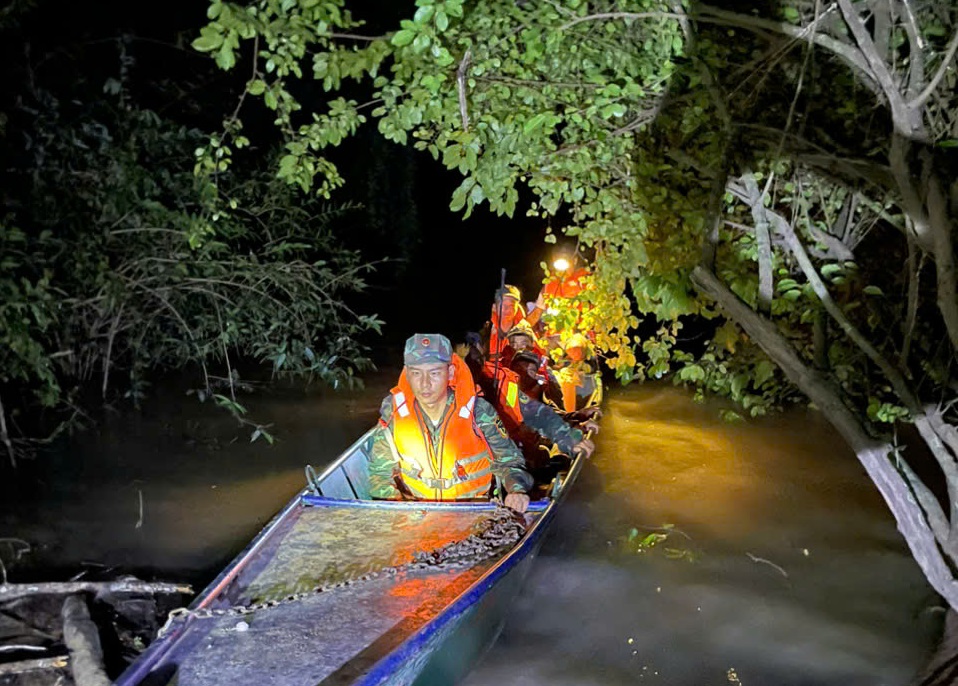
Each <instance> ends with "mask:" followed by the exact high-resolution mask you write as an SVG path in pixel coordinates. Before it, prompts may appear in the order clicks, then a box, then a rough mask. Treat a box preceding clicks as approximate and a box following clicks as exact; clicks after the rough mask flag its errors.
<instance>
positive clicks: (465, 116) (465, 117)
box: [456, 48, 472, 131]
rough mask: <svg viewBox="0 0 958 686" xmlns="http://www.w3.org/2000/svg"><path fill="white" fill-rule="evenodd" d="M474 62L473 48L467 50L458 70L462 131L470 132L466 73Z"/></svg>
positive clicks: (457, 80) (457, 83) (457, 87)
mask: <svg viewBox="0 0 958 686" xmlns="http://www.w3.org/2000/svg"><path fill="white" fill-rule="evenodd" d="M471 61H472V48H469V49H467V50H466V54H465V55H463V56H462V61H461V62H459V68H458V69H457V70H456V89H457V90H458V91H459V115H460V116H461V117H462V130H463V131H469V111H468V109H467V104H466V72H467V71H468V70H469V63H470V62H471Z"/></svg>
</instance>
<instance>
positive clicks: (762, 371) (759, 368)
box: [752, 360, 775, 388]
mask: <svg viewBox="0 0 958 686" xmlns="http://www.w3.org/2000/svg"><path fill="white" fill-rule="evenodd" d="M774 374H775V365H774V364H772V363H771V362H770V361H768V360H762V361H761V362H759V363H758V364H757V365H755V374H754V378H753V379H752V383H753V384H754V385H755V388H759V387H760V386H761V385H762V384H763V383H765V382H766V381H768V380H769V379H771V378H772V376H773V375H774Z"/></svg>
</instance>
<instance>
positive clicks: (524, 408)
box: [519, 391, 583, 455]
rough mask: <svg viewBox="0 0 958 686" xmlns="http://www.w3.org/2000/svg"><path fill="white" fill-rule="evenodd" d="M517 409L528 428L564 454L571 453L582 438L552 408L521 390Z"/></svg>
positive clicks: (580, 433)
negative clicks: (553, 444) (550, 442)
mask: <svg viewBox="0 0 958 686" xmlns="http://www.w3.org/2000/svg"><path fill="white" fill-rule="evenodd" d="M519 409H520V411H521V412H522V421H523V422H525V424H526V425H527V426H528V427H529V428H530V429H534V430H535V431H536V433H538V434H539V435H540V436H542V437H543V438H545V439H546V440H549V441H552V442H553V443H555V444H556V446H558V448H559V450H560V451H562V452H563V453H565V454H566V455H571V454H572V449H573V448H574V447H575V445H576V444H577V443H578V442H579V441H581V440H582V438H583V434H582V432H581V431H580V430H579V429H576V428H574V427H572V426H570V425H569V423H568V422H566V421H565V420H564V419H563V418H562V416H561V415H560V414H558V413H557V412H556V411H555V410H554V409H553V408H551V407H549V406H548V405H546V404H545V403H541V402H539V401H538V400H535V399H533V398H530V397H529V396H527V395H526V394H525V393H523V392H522V391H519Z"/></svg>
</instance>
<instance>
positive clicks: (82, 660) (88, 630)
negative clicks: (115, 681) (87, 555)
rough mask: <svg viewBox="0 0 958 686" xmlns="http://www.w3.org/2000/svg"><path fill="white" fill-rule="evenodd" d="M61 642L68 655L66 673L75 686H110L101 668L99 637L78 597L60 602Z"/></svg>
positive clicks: (84, 603) (87, 610)
mask: <svg viewBox="0 0 958 686" xmlns="http://www.w3.org/2000/svg"><path fill="white" fill-rule="evenodd" d="M62 617H63V642H64V643H65V644H66V646H67V650H69V651H70V669H71V671H72V672H73V681H74V683H75V684H76V686H110V683H111V682H110V679H109V677H108V676H107V675H106V669H104V667H103V647H102V646H101V645H100V633H99V630H98V629H97V627H96V624H94V623H93V620H92V619H90V610H89V609H87V606H86V601H85V600H84V599H83V597H82V596H78V595H71V596H70V597H69V598H67V599H66V600H65V601H64V602H63V613H62Z"/></svg>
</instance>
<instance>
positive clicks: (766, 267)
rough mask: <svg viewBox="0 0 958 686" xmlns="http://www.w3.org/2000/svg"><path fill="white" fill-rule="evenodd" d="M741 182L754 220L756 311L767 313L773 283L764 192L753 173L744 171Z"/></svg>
mask: <svg viewBox="0 0 958 686" xmlns="http://www.w3.org/2000/svg"><path fill="white" fill-rule="evenodd" d="M742 182H743V183H744V184H745V190H746V192H747V193H748V205H749V208H750V209H751V210H752V219H753V220H754V221H755V245H756V248H757V253H758V255H757V259H758V311H759V312H762V313H763V314H768V313H769V312H771V310H772V296H773V295H774V288H775V284H774V283H773V280H772V241H771V238H770V237H769V233H768V216H767V214H766V211H765V204H764V203H763V198H764V195H765V194H764V193H762V192H761V191H759V189H758V184H757V183H756V182H755V175H754V174H753V173H752V172H751V171H746V172H745V173H744V174H743V175H742Z"/></svg>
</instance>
